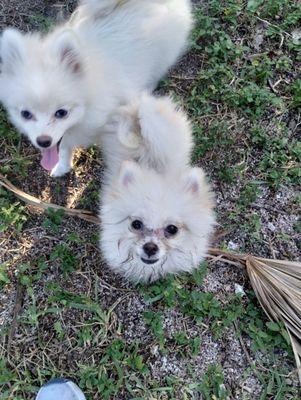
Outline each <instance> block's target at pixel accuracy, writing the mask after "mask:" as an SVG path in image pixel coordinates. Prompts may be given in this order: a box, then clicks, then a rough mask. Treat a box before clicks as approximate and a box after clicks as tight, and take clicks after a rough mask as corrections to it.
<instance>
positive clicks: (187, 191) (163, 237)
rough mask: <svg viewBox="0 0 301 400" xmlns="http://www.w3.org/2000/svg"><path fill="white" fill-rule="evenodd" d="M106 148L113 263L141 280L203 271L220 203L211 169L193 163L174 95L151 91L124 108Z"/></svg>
mask: <svg viewBox="0 0 301 400" xmlns="http://www.w3.org/2000/svg"><path fill="white" fill-rule="evenodd" d="M114 125H115V126H114ZM102 147H103V150H104V157H105V161H106V164H107V171H106V175H105V182H104V189H103V193H102V196H101V202H102V206H101V211H100V217H101V220H102V233H101V239H100V243H101V249H102V252H103V255H104V257H105V259H106V260H107V263H108V265H109V267H110V268H111V269H112V270H113V271H115V272H117V273H119V274H121V275H123V276H124V277H126V278H127V279H129V280H132V281H134V282H152V281H154V280H156V279H158V278H160V277H163V276H164V275H166V274H168V273H179V272H181V271H191V270H193V269H194V268H196V267H197V266H198V265H199V263H200V261H201V260H202V259H203V258H204V256H205V254H206V250H207V247H208V242H209V239H210V234H211V232H212V230H213V226H214V221H215V219H214V213H213V206H214V204H213V203H214V202H213V196H212V193H211V191H210V187H209V185H208V183H207V182H206V179H205V175H204V173H203V171H202V170H201V169H200V168H191V167H190V166H189V161H190V152H191V148H192V134H191V128H190V125H189V123H188V121H187V119H186V117H185V115H184V114H183V113H182V112H181V111H179V110H177V109H176V108H175V105H174V104H173V103H172V101H171V100H170V99H169V98H155V97H154V96H150V95H147V94H144V95H143V96H142V97H141V98H140V99H139V101H136V102H134V103H133V104H131V105H130V106H128V107H124V108H123V109H122V110H121V112H120V114H119V117H118V118H116V121H115V123H113V124H112V126H111V129H110V130H109V131H108V132H107V133H105V134H104V135H102ZM113 149H114V151H112V150H113Z"/></svg>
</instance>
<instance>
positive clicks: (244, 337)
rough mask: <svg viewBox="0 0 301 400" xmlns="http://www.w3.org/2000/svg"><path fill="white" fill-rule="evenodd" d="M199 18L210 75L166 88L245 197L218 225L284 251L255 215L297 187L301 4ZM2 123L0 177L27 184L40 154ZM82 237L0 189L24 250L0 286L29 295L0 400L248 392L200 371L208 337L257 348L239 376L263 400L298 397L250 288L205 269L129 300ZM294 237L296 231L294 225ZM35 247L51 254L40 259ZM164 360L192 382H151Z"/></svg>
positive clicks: (57, 217) (77, 228) (249, 5)
mask: <svg viewBox="0 0 301 400" xmlns="http://www.w3.org/2000/svg"><path fill="white" fill-rule="evenodd" d="M195 17H196V18H195V19H196V21H195V29H194V31H193V34H192V52H193V54H194V55H195V56H196V58H198V59H200V60H201V65H202V67H199V64H198V65H197V68H196V71H195V72H194V77H193V79H190V78H188V79H185V77H184V79H181V77H180V78H177V77H174V78H171V79H168V80H166V81H164V82H163V83H162V86H163V88H165V90H166V91H169V92H170V91H171V92H173V94H174V95H175V96H176V97H177V98H183V102H184V106H185V108H186V110H187V111H188V113H189V115H190V118H191V119H192V122H193V126H194V141H195V150H194V154H193V162H194V163H199V164H201V165H205V166H206V168H208V171H209V172H210V175H211V179H212V180H213V181H214V182H215V183H216V184H217V185H218V186H220V187H221V188H222V190H223V191H224V192H225V198H226V199H225V203H226V201H227V194H228V193H232V190H234V189H235V196H236V197H235V198H234V199H230V201H229V202H228V203H226V206H227V213H226V214H225V213H224V214H222V217H221V218H222V223H223V226H222V228H223V229H225V230H228V229H229V230H230V231H231V232H232V231H234V232H236V233H237V232H239V236H238V237H239V238H242V237H244V238H245V242H244V246H245V248H241V250H246V251H252V249H253V246H255V248H256V249H258V244H261V243H263V242H264V241H265V242H266V241H267V240H270V239H271V240H272V242H273V241H274V240H276V241H277V240H278V241H277V242H276V243H278V244H279V243H280V244H281V245H285V244H289V243H290V241H291V240H292V239H291V236H290V235H288V234H287V233H285V232H282V231H280V232H276V233H275V236H272V235H271V236H270V237H268V238H266V236H264V235H263V230H262V228H263V221H262V216H261V214H260V212H259V211H260V210H258V209H256V208H254V207H253V206H254V204H255V203H256V201H257V200H258V199H259V198H260V197H261V196H262V195H263V193H264V192H265V191H266V190H269V191H270V193H271V194H272V195H271V196H273V195H276V194H277V191H278V190H282V189H283V188H284V190H294V189H295V188H296V187H297V185H298V184H299V182H300V171H301V169H300V161H301V146H300V141H299V139H298V135H299V133H298V132H300V131H299V130H298V127H295V128H294V127H292V126H291V125H290V123H291V121H294V120H295V121H297V123H298V121H299V119H298V118H299V114H300V110H301V80H300V61H301V55H300V54H301V52H300V50H301V45H300V43H299V42H298V41H297V40H296V39H294V38H293V37H292V35H291V33H292V31H293V30H294V29H297V28H299V26H300V21H301V6H300V4H299V3H298V2H296V1H289V0H281V1H280V0H267V1H263V0H249V1H247V2H242V1H239V0H228V1H218V0H209V1H208V2H206V5H205V7H204V10H202V9H200V10H198V11H197V12H196V15H195ZM259 18H260V19H259ZM261 20H266V21H267V22H265V23H263V24H264V26H263V30H264V43H263V44H262V46H261V47H260V49H255V48H254V35H255V32H256V29H257V28H258V26H259V25H260V27H262V25H261V24H262V21H261ZM32 22H33V23H34V24H40V25H41V26H42V28H43V29H44V30H47V29H48V27H49V21H48V19H47V18H44V17H40V16H38V17H33V21H32ZM184 74H185V73H184ZM277 82H279V83H278V84H277V85H276V86H273V85H275V84H276V83H277ZM0 121H1V123H0V137H1V139H0V140H1V143H3V144H4V145H3V146H2V150H1V157H0V158H1V159H2V158H3V159H4V161H3V162H1V163H0V173H2V174H4V175H6V176H7V177H8V178H9V179H10V180H11V181H12V182H14V183H16V184H17V186H21V183H22V180H23V179H26V181H27V182H30V180H31V179H32V177H31V176H30V174H29V171H31V172H32V170H31V169H30V168H31V167H32V165H31V164H32V154H31V153H30V150H29V151H28V149H27V147H23V146H22V144H21V139H20V136H19V135H17V134H16V132H15V131H14V129H13V128H12V127H11V125H10V124H9V123H8V121H7V118H6V116H5V113H4V112H3V111H1V112H0ZM2 152H3V154H2ZM97 157H98V151H97V150H96V149H95V148H91V149H89V151H86V152H84V153H82V154H81V156H80V158H79V159H78V161H77V165H76V168H77V171H79V172H78V175H77V178H78V179H79V178H80V177H81V174H82V175H83V176H85V174H86V171H85V170H82V169H81V168H82V165H83V164H85V162H88V163H90V162H91V160H93V159H95V158H97ZM86 183H87V188H86V189H87V190H86V191H85V193H84V194H83V195H82V196H81V198H80V199H79V201H78V203H77V206H78V207H80V208H89V209H93V210H95V209H96V204H97V203H98V185H97V183H96V181H95V180H94V177H91V179H90V176H89V180H87V181H86ZM52 189H53V192H54V195H55V196H60V195H61V194H62V193H63V190H62V185H60V183H58V184H56V185H55V186H54V187H53V188H52ZM272 198H273V197H272ZM220 205H221V206H222V205H223V204H221V203H220ZM298 207H300V196H296V197H295V198H292V199H291V201H290V203H289V204H287V208H289V210H292V212H294V213H295V214H297V212H296V210H298ZM289 210H288V212H289ZM219 212H221V211H220V210H218V213H219ZM276 212H277V210H276ZM81 229H82V230H81ZM85 229H86V228H85V226H84V225H80V223H78V224H77V223H76V222H74V223H71V222H70V219H68V218H65V215H64V213H63V212H61V211H52V210H48V211H47V212H46V213H45V214H44V215H43V216H36V215H35V214H34V213H33V212H29V211H28V209H27V208H26V207H25V206H24V205H23V204H21V203H20V202H19V201H18V200H16V198H15V197H14V196H12V195H10V194H8V193H7V191H5V190H4V189H1V188H0V237H1V235H3V237H5V238H6V240H7V243H10V244H11V246H15V247H14V249H13V250H14V251H15V252H13V253H12V254H10V253H6V254H5V256H6V255H7V260H8V261H4V262H2V261H1V264H0V290H1V291H3V293H9V292H10V291H11V289H13V288H14V287H16V286H17V285H21V287H22V288H23V289H24V292H25V297H24V300H25V301H24V307H23V309H22V312H21V314H20V316H19V318H18V332H17V335H15V338H16V339H15V342H14V346H15V349H11V354H10V355H8V354H7V352H6V350H5V349H6V347H5V346H6V343H7V338H8V335H9V332H10V326H8V325H6V326H4V327H3V329H2V330H1V331H0V341H1V344H3V345H2V347H0V400H11V399H13V400H21V399H22V400H24V399H28V398H33V397H34V395H35V394H36V393H37V390H38V388H39V387H40V385H41V384H43V383H44V382H45V381H47V380H48V379H50V378H51V377H55V376H61V375H63V376H71V377H73V378H74V379H76V380H77V381H78V382H79V385H80V387H81V388H82V389H83V390H84V391H85V393H86V395H87V399H88V400H92V399H99V398H102V399H104V400H106V399H108V400H109V399H131V400H134V399H136V400H138V399H141V400H142V399H143V400H154V399H156V400H161V399H162V400H166V399H168V400H173V399H175V400H178V399H183V400H190V399H191V400H193V399H204V400H224V399H227V398H229V395H233V391H234V390H239V389H240V388H239V385H240V382H234V383H233V381H232V385H237V386H236V387H234V388H233V387H229V385H228V378H229V377H228V376H227V371H226V370H224V366H223V363H220V362H216V361H215V360H213V361H212V363H211V364H210V365H209V366H206V367H204V372H203V373H202V375H201V376H200V375H199V374H198V373H197V371H196V368H195V367H196V363H198V360H199V358H198V357H200V356H201V355H202V352H203V351H204V346H205V345H206V344H205V343H204V340H203V339H204V338H203V333H204V332H205V333H204V335H206V334H208V335H210V336H211V337H212V340H213V341H214V342H215V343H217V344H220V343H225V346H227V339H228V336H229V335H230V333H231V334H234V337H235V338H236V339H237V340H240V341H242V342H243V343H247V344H248V343H250V346H248V345H247V344H246V345H245V346H246V351H247V352H248V354H249V357H250V360H251V362H250V363H249V362H248V364H247V367H246V370H245V372H244V377H245V378H248V377H250V378H253V379H256V380H257V381H258V382H259V383H260V384H261V392H260V394H259V397H257V398H256V400H257V399H258V400H272V399H277V400H287V399H291V400H297V399H298V398H300V394H299V390H298V388H297V386H296V376H295V375H293V374H292V373H291V370H292V369H293V366H294V360H293V354H292V351H291V348H290V346H289V343H288V337H287V333H286V331H285V329H284V327H283V326H282V325H281V324H275V323H271V322H268V321H267V319H266V317H265V316H264V315H263V312H262V311H261V309H260V306H259V304H258V303H257V301H256V299H255V297H254V294H253V292H252V291H249V290H246V296H245V297H240V296H235V295H232V296H229V295H228V294H227V293H226V294H225V293H224V292H223V290H221V291H220V293H211V292H208V291H204V290H202V288H203V283H204V278H205V277H206V275H207V273H208V266H207V264H206V263H203V264H202V265H201V266H200V268H199V269H198V270H197V271H195V272H194V273H193V275H192V276H190V275H186V274H183V275H181V276H179V277H171V276H170V277H167V278H166V279H165V280H162V281H159V282H156V283H155V284H153V285H151V286H148V287H145V286H139V287H138V288H134V289H131V290H129V291H127V289H124V288H119V287H117V288H115V289H114V284H113V283H112V285H113V286H112V287H113V289H112V288H111V291H110V287H108V283H107V282H106V280H105V277H106V272H103V271H102V267H101V266H100V262H99V258H97V254H96V253H97V250H95V248H96V246H97V242H98V232H97V229H96V228H93V229H91V230H89V232H88V233H87V232H85V233H84V230H85ZM294 230H295V232H300V224H299V223H297V222H296V224H294ZM28 232H34V234H33V237H34V241H33V243H29V245H28V250H27V252H28V253H29V255H26V254H25V256H24V257H23V256H22V255H21V254H19V252H20V251H21V250H18V249H17V250H16V248H17V246H16V245H15V241H16V240H17V241H18V238H21V237H22V235H24V236H25V237H26V235H28ZM4 235H5V236H4ZM263 239H264V240H263ZM20 240H21V239H20ZM40 240H44V241H45V248H43V252H41V254H39V255H37V254H36V252H35V245H38V243H39V241H40ZM224 243H225V244H224V245H225V246H226V242H224ZM30 246H32V248H31V247H30ZM256 246H257V247H256ZM279 247H280V246H279ZM276 250H277V249H276ZM87 263H88V264H89V265H88V266H87V265H86V264H87ZM210 268H214V266H213V267H212V266H211V267H210ZM110 284H111V282H110ZM246 286H247V285H246ZM103 288H104V289H103ZM116 290H117V292H116ZM116 293H117V295H116ZM131 298H135V299H136V300H137V299H140V300H141V302H142V303H143V304H145V307H144V308H143V310H142V311H141V310H137V319H138V322H137V326H138V327H139V326H140V324H141V325H142V326H143V327H144V330H143V331H142V333H141V337H137V332H134V333H136V336H135V335H134V336H135V337H134V339H133V338H132V339H129V338H128V337H127V336H126V334H125V333H126V332H127V329H128V327H127V326H126V324H127V322H124V321H123V322H122V318H121V315H122V313H123V311H124V312H125V313H126V312H127V309H126V307H125V306H124V305H125V304H129V305H130V304H131V301H130V299H131ZM121 306H122V307H124V308H121V311H120V307H121ZM173 311H174V312H176V313H177V316H178V317H179V318H180V319H181V321H185V324H183V326H181V328H180V329H179V330H178V331H176V332H172V333H171V332H170V331H169V328H168V325H166V316H167V315H168V313H171V312H173ZM135 324H136V322H135ZM191 327H193V329H192V330H193V332H194V334H193V333H192V332H191ZM135 328H136V325H135ZM137 329H138V328H137ZM156 352H157V354H159V356H158V355H157V356H156V355H155V353H156ZM156 357H159V358H158V359H162V358H164V357H165V358H166V359H167V360H170V359H173V357H174V358H175V359H176V361H177V362H179V363H182V364H181V365H185V378H181V377H179V376H177V374H176V373H175V374H173V373H172V372H165V373H162V375H161V377H159V378H158V377H154V373H153V371H152V368H151V366H152V365H153V360H156V359H157V358H156ZM16 366H18V368H17V367H16ZM251 389H252V388H251ZM241 393H242V392H240V394H241ZM241 396H242V394H241ZM241 398H242V397H241ZM246 398H248V397H246ZM251 398H254V399H255V397H254V396H253V395H252V396H251Z"/></svg>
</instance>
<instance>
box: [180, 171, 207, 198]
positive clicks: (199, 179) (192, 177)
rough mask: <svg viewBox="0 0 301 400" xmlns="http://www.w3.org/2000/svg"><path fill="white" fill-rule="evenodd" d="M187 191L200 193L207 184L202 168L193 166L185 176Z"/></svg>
mask: <svg viewBox="0 0 301 400" xmlns="http://www.w3.org/2000/svg"><path fill="white" fill-rule="evenodd" d="M184 185H185V186H184V187H185V191H186V192H188V193H190V194H192V195H198V194H199V193H200V191H201V189H202V188H203V186H205V185H207V184H206V178H205V173H204V171H203V170H202V169H201V168H191V170H190V171H189V172H188V173H187V174H186V175H185V177H184Z"/></svg>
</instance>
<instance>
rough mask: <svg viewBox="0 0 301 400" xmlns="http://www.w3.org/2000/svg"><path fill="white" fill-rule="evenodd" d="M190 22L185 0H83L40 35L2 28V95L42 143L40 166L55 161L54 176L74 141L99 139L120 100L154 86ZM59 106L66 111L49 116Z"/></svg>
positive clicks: (65, 167) (63, 168) (65, 166)
mask: <svg viewBox="0 0 301 400" xmlns="http://www.w3.org/2000/svg"><path fill="white" fill-rule="evenodd" d="M191 24H192V18H191V8H190V2H189V0H152V1H149V0H82V2H81V3H80V6H79V7H78V9H77V10H76V11H75V13H74V15H73V16H72V17H71V19H70V20H69V21H68V22H67V23H65V24H64V25H62V26H59V27H57V28H56V29H54V30H53V31H52V32H51V33H50V34H48V35H46V36H41V35H40V34H22V33H21V32H19V31H17V30H15V29H6V30H5V31H4V32H3V35H2V38H1V50H0V51H1V60H2V63H1V74H0V100H1V101H2V103H3V104H4V105H5V107H6V108H7V110H8V113H9V116H10V118H11V121H12V122H13V123H14V124H15V126H16V127H17V128H18V129H19V130H20V131H21V132H22V133H24V134H25V135H27V136H28V137H29V139H30V140H31V142H32V143H33V145H34V146H36V147H37V148H40V150H42V153H43V159H42V164H43V165H44V167H45V168H48V169H51V168H52V167H53V166H54V165H55V167H54V168H53V169H52V175H53V176H61V175H63V174H65V173H66V172H68V171H69V170H70V168H71V165H72V160H71V158H72V150H73V148H74V147H78V146H84V147H85V146H88V145H91V144H93V143H98V141H99V140H98V135H99V132H101V129H102V127H104V125H105V124H106V122H107V121H108V118H109V116H110V114H111V113H113V112H114V110H115V109H116V108H117V107H118V106H119V105H120V104H121V103H126V102H127V101H128V100H129V99H131V98H132V97H134V96H137V94H138V93H139V92H140V91H141V90H145V89H150V90H151V89H153V88H154V87H155V86H156V84H157V83H158V81H159V80H160V79H161V78H162V77H163V76H164V74H165V73H166V72H167V70H168V68H169V67H170V66H171V65H172V64H174V63H175V61H176V60H177V58H178V56H179V55H180V54H181V52H182V51H183V50H184V48H185V43H186V39H187V36H188V33H189V31H190V28H191ZM62 109H63V110H65V111H67V112H68V114H67V116H65V117H63V118H57V117H55V113H56V111H57V110H62ZM22 111H29V112H30V113H31V114H30V115H29V114H26V115H25V116H26V117H28V118H27V119H26V118H24V114H23V117H22V115H21V112H22ZM61 117H62V115H61ZM41 136H44V137H45V136H47V137H48V138H50V139H51V141H52V142H51V147H50V148H48V149H47V150H44V149H42V148H41V147H40V146H39V145H38V143H37V139H38V138H39V137H41ZM58 147H59V155H58V153H57V149H58ZM58 156H59V161H58V162H57V159H58ZM56 162H57V164H56Z"/></svg>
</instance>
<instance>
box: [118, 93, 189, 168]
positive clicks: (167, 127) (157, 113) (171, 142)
mask: <svg viewBox="0 0 301 400" xmlns="http://www.w3.org/2000/svg"><path fill="white" fill-rule="evenodd" d="M118 136H119V140H120V141H121V142H122V144H123V145H125V146H126V147H128V148H132V149H135V148H136V149H137V150H138V151H137V154H139V155H140V159H141V158H142V159H141V161H142V162H144V163H145V164H147V165H149V166H150V167H153V168H155V169H157V170H162V169H163V170H164V169H166V168H173V167H176V168H179V167H185V166H187V165H189V163H190V154H191V150H192V146H193V140H192V132H191V126H190V123H189V121H188V119H187V117H186V115H185V114H184V112H183V111H181V110H179V109H178V108H177V106H176V105H175V103H174V102H173V101H172V100H171V99H170V98H169V97H155V96H152V95H150V94H146V93H144V94H143V95H142V96H141V97H140V98H139V99H137V100H136V101H135V102H133V103H132V104H131V105H129V106H126V107H123V109H122V113H121V118H120V120H119V129H118ZM141 154H142V155H143V156H142V157H141Z"/></svg>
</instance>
